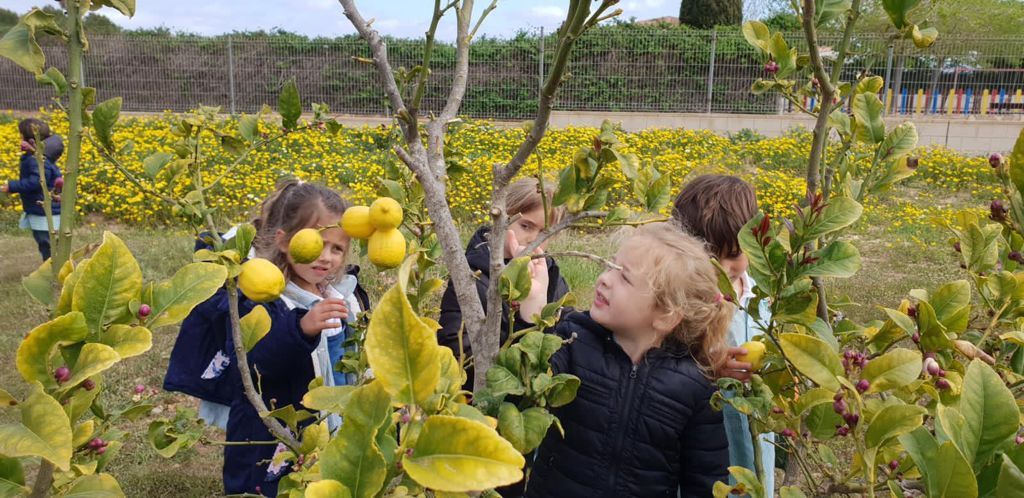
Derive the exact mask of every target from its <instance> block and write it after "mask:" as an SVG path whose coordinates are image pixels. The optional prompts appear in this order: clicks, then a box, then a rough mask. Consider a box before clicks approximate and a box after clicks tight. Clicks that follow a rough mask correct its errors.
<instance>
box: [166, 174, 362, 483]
mask: <svg viewBox="0 0 1024 498" xmlns="http://www.w3.org/2000/svg"><path fill="white" fill-rule="evenodd" d="M346 207H347V203H346V202H345V201H344V200H342V198H341V197H340V196H339V195H338V194H337V193H336V192H334V191H332V190H329V189H327V188H325V187H322V186H320V185H316V184H311V183H303V182H299V181H288V182H286V183H284V184H282V185H281V186H280V187H279V188H278V190H277V191H276V192H275V193H274V194H273V195H272V196H271V197H270V198H269V199H267V200H266V201H264V203H263V206H262V207H261V212H260V216H259V218H258V219H257V220H256V222H255V224H256V227H257V236H256V240H255V242H254V248H255V254H256V255H257V256H260V257H263V258H266V259H268V260H270V261H272V262H274V263H275V264H277V265H278V266H279V267H280V268H281V270H282V272H284V275H285V278H286V279H287V280H288V285H287V287H286V289H285V292H284V294H283V295H282V297H281V298H280V299H278V300H277V301H274V302H271V303H266V304H264V306H265V307H266V309H267V311H268V313H269V314H270V317H271V329H270V332H269V333H268V334H267V335H266V336H265V337H264V338H263V339H262V340H260V341H259V342H258V343H257V344H256V346H255V347H253V349H252V350H251V351H250V352H249V355H248V357H249V362H250V367H251V369H252V371H253V372H254V373H253V376H254V379H253V380H254V382H258V384H257V385H259V386H260V387H261V388H262V395H263V399H264V401H265V402H266V403H267V406H268V407H273V408H281V407H284V406H286V405H294V406H295V407H296V408H301V406H300V402H301V400H302V397H303V395H305V393H306V391H307V388H308V385H309V383H310V381H312V380H313V379H314V378H315V377H323V378H324V383H325V385H344V384H350V383H354V382H355V380H356V379H352V378H349V377H347V376H346V375H344V374H341V373H339V372H335V371H334V364H335V363H336V362H337V361H338V360H339V359H340V357H341V356H342V355H343V353H344V350H343V348H342V344H343V343H344V342H345V340H346V339H347V338H348V337H349V335H350V334H351V333H352V329H351V328H350V327H349V325H348V321H349V320H350V319H354V318H355V316H356V314H357V313H359V312H360V311H363V310H365V309H367V307H368V306H369V303H368V302H367V299H366V294H365V292H363V291H362V289H361V288H359V287H358V283H357V281H356V276H355V273H357V272H356V271H351V270H350V271H348V272H346V271H345V270H346V266H345V256H346V254H347V253H348V248H349V242H350V239H349V237H348V235H346V234H345V232H344V231H342V230H341V228H340V227H339V226H338V222H339V221H340V219H341V215H342V213H344V211H345V209H346ZM322 227H329V228H326V229H323V230H322V231H321V235H322V237H323V239H324V249H323V252H322V253H321V254H320V257H319V258H318V259H317V260H316V261H314V262H312V263H309V264H298V263H295V262H294V261H293V260H292V259H291V258H290V256H289V255H288V243H289V241H290V240H291V237H292V236H293V235H294V234H295V233H296V232H298V231H299V230H301V229H303V228H322ZM239 304H240V306H239V307H240V310H239V311H240V313H241V314H242V315H243V316H244V314H245V313H248V311H249V310H251V309H252V308H253V307H254V306H255V305H256V304H255V303H253V302H252V301H250V300H248V299H246V298H245V297H244V296H242V297H241V298H240V303H239ZM227 307H228V303H227V297H226V292H225V291H223V290H222V291H221V292H219V293H218V294H217V295H215V296H214V297H212V298H211V299H210V300H208V301H207V302H206V303H203V304H202V305H200V306H199V307H197V308H196V310H194V311H193V313H192V315H190V317H189V318H188V319H186V321H185V322H184V323H183V324H182V332H181V334H180V335H179V338H178V341H177V343H176V344H175V348H174V351H173V352H172V355H171V364H170V366H169V368H168V375H167V379H165V387H169V388H172V389H174V390H179V391H185V392H188V393H189V394H193V395H196V396H199V397H201V398H203V399H204V400H205V401H206V403H204V408H205V410H204V411H205V412H206V413H205V414H204V415H206V417H207V418H211V417H212V418H213V419H215V420H216V419H217V418H221V419H223V418H226V419H227V424H226V426H227V427H226V428H227V440H228V441H231V442H246V441H254V442H264V443H266V442H271V441H273V440H274V437H273V436H272V435H271V434H270V432H269V431H268V430H267V429H266V426H265V425H264V424H263V421H262V420H261V419H260V417H259V414H258V413H257V412H256V410H255V408H253V406H252V404H250V403H249V401H248V399H247V398H246V397H245V394H244V392H243V390H242V386H241V378H240V376H239V375H240V374H239V373H238V369H237V368H236V367H235V366H234V365H233V362H234V356H233V355H232V354H231V353H230V352H231V351H233V347H232V345H231V339H230V333H229V331H230V324H229V322H228V318H227ZM190 327H191V328H190ZM211 331H213V332H216V333H214V334H211V333H210V332H211ZM218 336H220V337H223V338H222V339H221V338H220V337H218ZM211 337H213V339H211ZM219 341H223V342H222V343H221V344H223V347H219V346H220V344H218V342H219ZM214 347H217V348H218V349H217V351H216V353H213V354H212V358H211V350H212V349H213V348H214ZM205 362H208V363H206V364H205V366H204V363H205ZM257 372H258V378H257V377H256V376H257ZM211 381H212V382H211ZM211 401H213V402H215V403H223V402H227V403H226V404H227V405H228V406H229V409H224V410H222V411H220V412H219V413H218V410H217V409H216V406H217V405H216V404H214V403H210V402H211ZM328 423H329V424H331V425H332V426H334V427H336V426H337V424H338V423H340V421H339V420H336V419H335V420H330V419H329V420H328ZM332 428H333V427H332ZM282 449H283V446H281V445H275V444H256V445H238V446H226V447H225V449H224V492H225V494H229V495H230V494H242V493H257V494H260V493H262V494H264V495H267V496H274V495H276V494H277V483H278V480H279V479H280V478H281V476H283V475H284V474H285V473H286V472H287V469H288V465H287V464H286V465H280V466H272V465H271V466H269V467H268V463H269V462H270V460H271V459H272V458H273V456H274V454H275V452H277V451H281V450H282Z"/></svg>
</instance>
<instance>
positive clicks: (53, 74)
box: [36, 67, 68, 97]
mask: <svg viewBox="0 0 1024 498" xmlns="http://www.w3.org/2000/svg"><path fill="white" fill-rule="evenodd" d="M36 82H37V83H40V84H43V85H50V86H52V87H53V91H54V92H55V93H56V94H57V96H58V97H61V96H63V95H64V94H65V93H67V92H68V80H67V78H65V77H64V75H63V74H62V73H61V72H60V70H58V69H57V68H55V67H50V68H47V69H46V72H45V73H43V74H37V75H36Z"/></svg>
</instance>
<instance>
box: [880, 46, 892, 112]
mask: <svg viewBox="0 0 1024 498" xmlns="http://www.w3.org/2000/svg"><path fill="white" fill-rule="evenodd" d="M892 52H893V47H892V45H891V44H890V45H889V50H888V54H889V55H888V56H887V57H886V58H885V87H884V89H883V90H882V115H886V114H889V104H888V98H889V90H890V88H891V86H890V85H891V84H892V82H891V81H889V79H890V78H891V77H892Z"/></svg>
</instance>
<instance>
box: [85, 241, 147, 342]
mask: <svg viewBox="0 0 1024 498" xmlns="http://www.w3.org/2000/svg"><path fill="white" fill-rule="evenodd" d="M75 273H77V270H76V272H75ZM78 283H79V285H76V286H75V291H74V295H73V296H72V298H71V308H72V309H73V310H75V311H81V312H82V314H83V315H85V322H86V324H88V326H89V329H90V330H91V331H93V332H96V331H98V330H99V329H100V328H101V327H102V326H103V325H106V324H108V323H112V322H114V321H116V320H117V319H118V318H120V317H121V316H122V315H125V314H127V313H128V303H129V302H130V301H131V300H132V299H138V298H139V293H140V292H141V291H142V270H141V269H140V268H139V263H138V262H137V261H135V257H134V256H132V253H131V251H129V250H128V246H126V245H125V244H124V242H122V241H121V239H119V238H117V236H116V235H114V234H113V233H110V232H104V233H103V244H102V245H100V248H99V249H97V250H96V254H93V256H92V258H89V261H88V262H86V263H83V264H82V274H81V276H80V278H79V280H78Z"/></svg>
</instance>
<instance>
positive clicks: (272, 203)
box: [253, 178, 349, 279]
mask: <svg viewBox="0 0 1024 498" xmlns="http://www.w3.org/2000/svg"><path fill="white" fill-rule="evenodd" d="M348 207H349V203H348V202H347V201H345V199H343V198H342V197H341V195H339V194H338V193H337V192H335V191H334V190H331V189H329V188H327V187H325V186H323V185H319V184H316V183H308V182H304V181H302V180H297V179H294V178H289V179H285V180H282V181H280V182H278V184H277V190H275V191H274V193H272V194H270V197H267V199H266V200H264V201H263V203H262V204H260V210H259V215H258V216H257V217H256V218H255V219H253V225H254V226H255V227H256V240H255V241H254V246H255V248H256V254H257V255H258V256H260V257H262V258H266V259H269V260H270V261H271V262H273V263H274V264H275V265H277V267H278V268H280V269H281V271H282V272H284V274H285V277H286V278H289V279H291V268H290V264H289V262H288V254H287V253H286V252H285V251H282V250H281V248H280V246H279V245H278V239H277V231H278V230H280V231H282V232H284V236H283V237H284V240H286V241H287V240H291V238H292V236H294V235H295V233H296V232H298V231H299V230H302V229H303V228H314V226H313V224H314V223H315V222H316V220H317V219H318V218H319V217H320V215H321V214H324V213H330V214H332V215H336V216H338V218H339V219H340V218H341V215H342V214H344V213H345V210H346V209H348Z"/></svg>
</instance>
